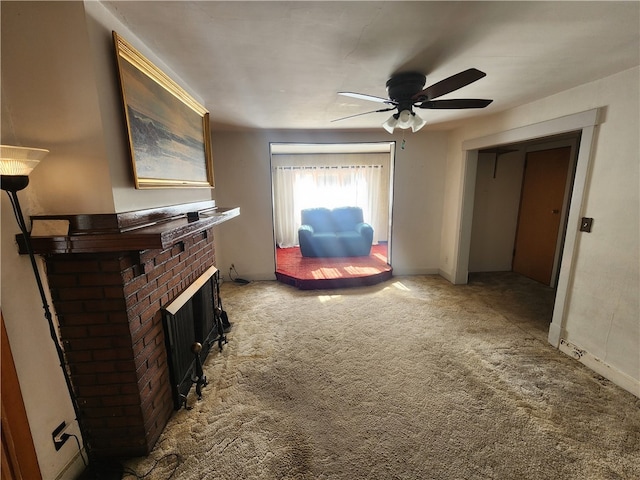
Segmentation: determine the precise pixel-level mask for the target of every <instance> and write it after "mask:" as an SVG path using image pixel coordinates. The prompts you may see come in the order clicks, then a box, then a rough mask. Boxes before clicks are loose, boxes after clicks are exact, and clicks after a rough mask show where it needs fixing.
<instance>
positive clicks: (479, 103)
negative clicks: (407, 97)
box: [416, 98, 493, 110]
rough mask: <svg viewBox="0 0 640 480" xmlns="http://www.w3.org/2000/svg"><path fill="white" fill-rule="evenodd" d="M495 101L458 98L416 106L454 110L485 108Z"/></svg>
mask: <svg viewBox="0 0 640 480" xmlns="http://www.w3.org/2000/svg"><path fill="white" fill-rule="evenodd" d="M491 102H493V100H484V99H481V98H457V99H452V100H428V101H426V102H422V103H421V104H418V105H416V107H418V108H430V109H433V110H444V109H454V108H484V107H486V106H487V105H489V104H490V103H491Z"/></svg>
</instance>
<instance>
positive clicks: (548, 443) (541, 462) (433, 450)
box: [125, 273, 640, 480]
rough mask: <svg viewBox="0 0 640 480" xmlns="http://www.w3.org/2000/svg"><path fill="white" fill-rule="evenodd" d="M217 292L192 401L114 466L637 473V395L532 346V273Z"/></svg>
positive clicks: (299, 474)
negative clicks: (221, 336)
mask: <svg viewBox="0 0 640 480" xmlns="http://www.w3.org/2000/svg"><path fill="white" fill-rule="evenodd" d="M222 298H223V303H224V307H225V309H226V310H227V312H228V314H229V317H230V320H231V322H232V323H233V329H232V331H231V332H230V334H229V344H228V345H227V346H226V347H225V348H224V351H223V352H217V351H214V352H213V353H212V354H211V355H210V356H209V358H208V359H207V360H206V362H205V374H206V375H207V376H208V379H209V382H210V383H209V385H208V386H207V387H206V388H204V398H203V399H202V400H201V401H197V400H196V399H195V397H194V396H193V393H192V394H191V396H190V398H189V404H190V405H192V406H193V409H192V410H189V411H187V410H184V409H183V410H180V411H178V412H175V414H174V415H173V417H172V418H171V420H170V421H169V424H168V425H167V428H166V429H165V431H164V432H163V434H162V436H161V438H160V440H159V441H158V443H157V444H156V447H155V449H154V451H153V452H152V454H151V455H149V456H148V457H146V458H138V459H131V460H129V461H128V462H127V463H126V467H127V469H131V470H132V471H135V472H136V473H137V474H138V476H142V475H143V474H148V475H147V476H146V477H145V478H151V479H166V478H176V479H180V480H182V479H185V480H202V479H234V480H238V479H265V480H272V479H304V480H309V479H327V480H329V479H349V480H351V479H371V480H373V479H385V480H387V479H443V480H444V479H465V480H475V479H501V480H502V479H563V480H564V479H580V480H585V479H598V480H600V479H638V478H640V399H638V398H637V397H635V396H633V395H631V394H630V393H628V392H625V391H624V390H622V389H620V388H618V387H617V386H615V385H613V384H612V383H610V382H609V381H607V380H606V379H604V378H602V377H600V376H599V375H597V374H595V373H594V372H592V371H590V370H589V369H587V368H585V367H584V366H582V365H581V364H580V363H578V362H577V361H575V360H573V359H571V358H569V357H567V356H566V355H564V354H563V353H561V352H559V351H558V350H556V349H554V348H553V347H552V346H551V345H549V344H548V343H547V341H546V336H547V333H546V332H547V330H548V324H549V321H550V318H551V308H552V307H551V305H552V301H553V291H552V290H551V289H548V288H546V287H543V286H540V285H539V284H537V283H535V282H532V281H530V280H527V279H525V278H522V277H519V276H516V275H513V274H510V273H506V274H497V275H496V274H492V275H488V274H482V275H475V276H473V278H472V281H471V283H470V284H469V285H467V286H453V285H451V284H450V283H448V282H447V281H445V280H443V279H442V278H440V277H437V276H411V277H395V278H394V279H392V280H390V281H388V282H386V283H383V284H379V285H375V286H371V287H362V288H355V289H345V290H327V291H301V290H297V289H295V288H293V287H290V286H286V285H283V284H280V283H277V282H254V283H250V284H248V285H245V286H241V285H237V284H233V283H225V284H223V285H222ZM125 478H132V477H128V476H125Z"/></svg>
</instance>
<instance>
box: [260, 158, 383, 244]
mask: <svg viewBox="0 0 640 480" xmlns="http://www.w3.org/2000/svg"><path fill="white" fill-rule="evenodd" d="M307 163H309V162H307ZM272 170H273V172H272V174H273V187H274V217H275V218H274V220H275V234H276V243H277V245H278V246H279V247H281V248H286V247H293V246H296V245H298V228H299V227H300V212H301V210H303V209H305V208H313V207H326V208H335V207H345V206H356V207H360V208H362V214H363V217H364V221H365V222H367V223H369V224H371V226H372V227H373V231H374V238H373V241H374V244H375V243H377V242H378V238H379V235H378V234H379V232H382V231H383V230H382V229H386V228H387V226H386V225H383V224H381V223H382V222H381V221H380V217H381V212H380V209H381V208H386V207H388V205H387V206H385V205H382V206H381V202H380V199H381V197H384V195H381V191H382V189H383V178H384V177H383V166H382V165H324V166H293V165H276V166H274V167H273V169H272ZM383 217H384V216H383Z"/></svg>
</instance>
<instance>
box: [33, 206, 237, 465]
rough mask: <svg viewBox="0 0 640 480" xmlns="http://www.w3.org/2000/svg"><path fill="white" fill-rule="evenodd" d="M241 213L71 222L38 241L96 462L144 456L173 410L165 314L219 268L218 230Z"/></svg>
mask: <svg viewBox="0 0 640 480" xmlns="http://www.w3.org/2000/svg"><path fill="white" fill-rule="evenodd" d="M238 214H239V209H217V208H215V206H214V205H213V203H212V202H199V203H197V204H185V205H181V206H177V207H170V208H167V209H154V210H147V211H138V212H127V213H126V214H114V215H112V216H109V215H107V216H105V215H98V216H91V215H89V216H87V215H81V216H55V217H52V216H46V217H44V216H40V217H34V218H33V221H35V222H37V221H51V220H55V221H65V222H69V225H70V228H69V235H67V236H65V237H38V238H36V237H34V238H33V239H32V240H33V245H34V250H35V251H36V253H39V254H42V255H44V258H45V266H46V273H47V279H48V282H49V287H50V290H51V297H52V301H53V306H54V309H55V311H56V314H57V318H58V323H59V334H60V339H61V341H62V345H63V349H64V352H65V356H66V360H67V365H68V370H69V373H70V377H71V382H72V384H73V388H74V391H75V394H76V397H77V402H78V407H79V410H80V416H81V417H82V418H81V420H82V424H83V434H84V436H85V441H86V442H87V443H88V444H89V447H90V449H91V451H92V453H93V454H95V455H96V456H98V457H131V456H140V455H146V454H148V453H149V452H150V451H151V449H152V448H153V446H154V444H155V442H156V441H157V439H158V437H159V435H160V433H161V432H162V430H163V428H164V427H165V425H166V423H167V421H168V419H169V417H170V416H171V414H172V411H173V409H174V402H173V399H172V395H171V385H170V381H169V371H168V364H167V352H166V348H165V338H164V330H163V322H162V311H161V309H162V307H163V306H166V305H167V304H169V303H170V302H171V301H172V300H173V299H174V298H176V297H177V296H178V295H180V293H182V292H183V291H184V290H185V289H186V288H187V287H189V285H191V284H192V283H193V282H194V281H195V280H196V279H197V278H198V277H199V276H200V275H202V274H203V273H204V272H205V271H206V270H207V269H209V267H211V266H214V265H215V250H214V244H213V232H214V226H215V225H217V224H218V223H221V222H223V221H226V220H228V219H230V218H233V217H234V216H236V215H238Z"/></svg>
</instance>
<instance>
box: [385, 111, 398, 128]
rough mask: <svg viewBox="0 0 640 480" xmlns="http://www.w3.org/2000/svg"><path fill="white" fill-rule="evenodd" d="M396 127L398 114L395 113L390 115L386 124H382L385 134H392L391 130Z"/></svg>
mask: <svg viewBox="0 0 640 480" xmlns="http://www.w3.org/2000/svg"><path fill="white" fill-rule="evenodd" d="M397 126H398V114H397V113H395V114H393V115H391V116H390V117H389V118H388V119H387V121H386V122H384V123H383V124H382V128H384V129H385V130H386V131H387V132H389V133H393V130H394V129H395V128H396V127H397Z"/></svg>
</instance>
